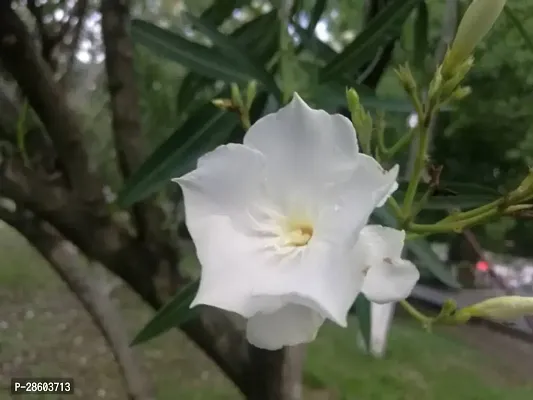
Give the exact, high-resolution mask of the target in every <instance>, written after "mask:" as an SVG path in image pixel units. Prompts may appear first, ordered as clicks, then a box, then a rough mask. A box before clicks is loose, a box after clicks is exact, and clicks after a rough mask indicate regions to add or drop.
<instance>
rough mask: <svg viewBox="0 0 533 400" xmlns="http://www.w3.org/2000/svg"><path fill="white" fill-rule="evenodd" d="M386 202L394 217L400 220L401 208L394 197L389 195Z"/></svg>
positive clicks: (401, 216) (401, 217)
mask: <svg viewBox="0 0 533 400" xmlns="http://www.w3.org/2000/svg"><path fill="white" fill-rule="evenodd" d="M387 204H388V205H389V207H390V208H391V210H392V212H393V213H394V215H395V216H396V218H397V219H398V220H400V221H401V220H402V219H403V212H402V208H401V207H400V205H399V204H398V202H397V201H396V199H395V198H394V197H392V196H390V197H389V199H388V200H387Z"/></svg>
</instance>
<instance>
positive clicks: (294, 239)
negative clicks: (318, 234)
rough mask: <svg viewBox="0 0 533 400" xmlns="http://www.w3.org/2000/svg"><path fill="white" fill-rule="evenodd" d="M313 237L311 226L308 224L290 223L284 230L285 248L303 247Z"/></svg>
mask: <svg viewBox="0 0 533 400" xmlns="http://www.w3.org/2000/svg"><path fill="white" fill-rule="evenodd" d="M311 237H313V226H312V225H311V224H310V223H308V222H301V221H299V222H296V221H291V222H289V223H288V224H287V229H286V230H285V243H286V245H287V246H295V247H300V246H305V245H306V244H307V243H308V242H309V240H311Z"/></svg>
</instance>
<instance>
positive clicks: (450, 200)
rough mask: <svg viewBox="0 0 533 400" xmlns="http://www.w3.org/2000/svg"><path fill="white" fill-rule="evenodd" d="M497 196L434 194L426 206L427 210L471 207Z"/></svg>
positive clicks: (487, 201) (480, 204)
mask: <svg viewBox="0 0 533 400" xmlns="http://www.w3.org/2000/svg"><path fill="white" fill-rule="evenodd" d="M497 198H498V197H497V196H487V195H475V194H470V195H469V194H464V195H461V194H459V195H457V196H433V197H431V199H430V200H429V201H428V203H427V204H426V205H425V206H424V209H426V210H451V209H461V210H464V209H469V208H476V207H479V206H482V205H484V204H487V203H490V202H491V201H494V200H496V199H497Z"/></svg>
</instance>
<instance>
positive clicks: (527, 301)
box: [454, 296, 533, 322]
mask: <svg viewBox="0 0 533 400" xmlns="http://www.w3.org/2000/svg"><path fill="white" fill-rule="evenodd" d="M527 315H533V297H527V296H502V297H495V298H492V299H488V300H485V301H482V302H480V303H476V304H473V305H471V306H468V307H465V308H463V309H461V310H459V311H457V313H456V314H455V315H454V319H456V320H457V321H460V322H466V321H468V320H469V319H470V318H472V317H485V318H492V319H496V320H513V319H517V318H520V317H524V316H527Z"/></svg>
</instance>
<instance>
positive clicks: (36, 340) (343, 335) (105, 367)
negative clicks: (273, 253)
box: [0, 227, 533, 400]
mask: <svg viewBox="0 0 533 400" xmlns="http://www.w3.org/2000/svg"><path fill="white" fill-rule="evenodd" d="M0 238H1V239H0V346H1V347H0V384H2V385H7V384H8V382H9V377H10V376H14V375H19V376H20V375H22V376H28V375H37V376H39V375H41V376H42V375H47V376H58V375H67V376H73V377H74V378H75V382H76V386H77V393H76V396H75V398H79V399H87V400H95V399H100V398H101V399H112V400H115V399H116V400H122V399H125V398H126V396H125V394H124V392H123V389H122V384H121V381H120V375H119V374H118V370H117V367H116V365H115V364H114V362H113V360H112V357H111V355H110V353H109V350H108V349H107V348H106V346H105V343H104V342H103V340H102V339H101V338H100V336H99V335H98V332H97V331H96V329H95V328H94V327H93V326H92V324H91V322H90V320H89V318H88V317H87V316H86V315H85V313H84V311H83V310H82V309H81V308H80V306H79V304H78V303H77V301H76V300H75V298H74V297H73V296H72V295H71V294H70V293H68V291H67V290H66V288H65V286H64V285H63V284H62V283H61V282H60V281H59V280H58V279H57V278H56V277H55V276H54V274H53V273H52V272H51V270H50V268H49V267H48V266H47V265H46V263H45V262H44V261H43V260H42V259H41V258H40V257H39V255H38V254H36V253H35V252H34V251H33V250H32V249H31V248H30V247H29V246H28V245H27V243H25V242H24V241H23V240H22V239H20V238H19V237H18V236H17V235H15V234H14V233H13V232H11V231H10V230H7V229H6V228H5V227H0ZM119 297H120V300H121V306H122V309H123V310H124V315H125V319H126V321H127V322H128V329H129V330H130V332H131V335H132V336H133V334H134V333H135V332H136V331H137V330H138V329H139V328H140V327H141V326H142V325H143V324H144V323H145V322H146V321H147V320H148V319H149V318H150V312H149V310H147V308H146V307H144V306H143V305H142V304H140V303H139V301H138V299H136V298H135V297H134V296H132V295H131V294H129V293H126V292H123V293H120V296H119ZM350 322H351V324H350V327H349V328H348V329H341V328H338V327H335V326H333V325H330V324H327V325H325V326H324V327H323V328H322V330H321V332H320V334H319V337H318V339H317V340H316V341H315V342H313V343H312V344H311V345H310V347H309V350H308V355H307V361H306V366H305V372H304V384H305V396H304V399H305V400H329V399H331V400H342V399H348V400H352V399H357V400H421V399H424V400H448V399H456V400H478V399H479V400H507V399H513V400H522V399H524V400H526V399H532V398H533V385H530V386H529V387H528V386H526V385H524V384H523V383H522V382H520V380H519V379H516V376H515V375H517V374H518V371H509V369H508V368H507V367H504V366H503V365H501V364H500V363H499V362H497V360H494V359H493V358H491V357H490V356H488V355H485V354H482V353H480V352H478V351H476V350H475V349H473V348H471V347H470V346H467V345H465V344H463V343H461V341H459V340H458V339H457V338H456V337H455V336H453V335H449V334H448V333H443V332H437V333H434V334H428V333H426V332H424V331H422V330H421V329H420V328H419V327H418V326H417V325H415V324H414V323H411V322H409V321H404V320H399V321H397V323H396V324H395V325H394V327H393V331H392V334H391V339H390V343H389V352H388V355H387V357H386V358H385V359H383V360H376V359H373V358H371V357H368V356H366V355H364V354H362V353H361V352H360V351H359V350H358V348H357V345H356V337H357V330H356V324H355V321H354V320H353V319H352V320H351V321H350ZM137 351H139V352H140V353H141V354H140V356H141V359H142V361H143V365H144V367H145V368H146V370H147V373H148V374H149V375H150V376H151V377H152V379H153V380H154V382H155V385H156V387H157V399H158V400H174V399H184V400H208V399H209V400H230V399H239V398H240V397H239V395H238V393H237V391H236V390H235V388H233V387H232V385H231V384H230V383H229V382H228V381H227V380H226V379H225V378H224V377H223V376H222V375H221V374H220V372H219V371H218V370H217V369H216V368H215V367H214V366H213V365H212V363H211V362H210V361H209V360H207V359H206V358H205V357H204V356H203V354H201V353H200V352H199V351H198V350H197V349H196V348H195V347H194V346H193V345H192V344H191V343H190V342H189V341H188V340H186V339H185V338H184V337H183V336H182V335H181V334H179V333H177V332H169V333H167V334H165V335H164V336H162V337H161V338H158V339H156V340H154V341H153V342H151V343H149V344H147V345H146V346H142V347H141V348H140V349H139V350H137ZM532 363H533V361H532ZM532 368H533V367H532ZM515 372H516V373H515ZM522 375H526V376H527V373H525V374H522ZM9 398H10V396H9V394H8V393H7V392H5V391H3V392H2V391H0V400H7V399H9ZM25 398H27V399H29V400H32V399H33V400H35V399H38V397H24V396H20V397H19V399H21V400H24V399H25ZM42 399H46V400H56V399H60V397H58V396H48V397H42Z"/></svg>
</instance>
